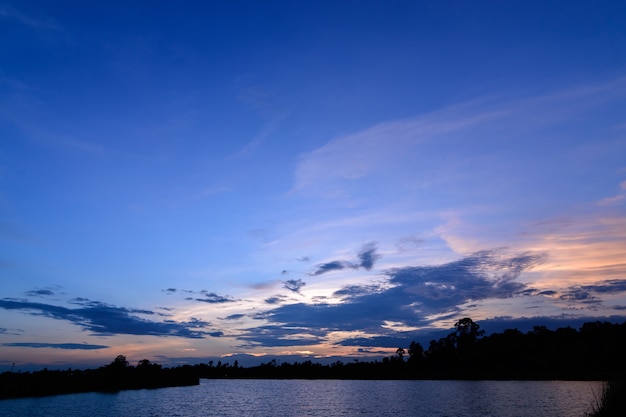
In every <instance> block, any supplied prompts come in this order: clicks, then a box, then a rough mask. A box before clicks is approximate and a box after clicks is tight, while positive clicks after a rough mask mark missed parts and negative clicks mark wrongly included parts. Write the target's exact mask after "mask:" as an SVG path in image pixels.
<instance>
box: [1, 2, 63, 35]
mask: <svg viewBox="0 0 626 417" xmlns="http://www.w3.org/2000/svg"><path fill="white" fill-rule="evenodd" d="M0 17H2V18H6V19H13V20H15V21H18V22H20V23H21V24H23V25H26V26H30V27H32V28H34V29H52V30H60V27H59V26H58V25H57V24H56V23H54V22H51V21H49V20H42V19H36V18H33V17H30V16H27V15H25V14H23V13H22V12H20V11H18V10H17V9H15V8H14V7H12V6H10V5H8V4H0Z"/></svg>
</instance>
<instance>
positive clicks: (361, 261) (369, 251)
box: [310, 242, 380, 276]
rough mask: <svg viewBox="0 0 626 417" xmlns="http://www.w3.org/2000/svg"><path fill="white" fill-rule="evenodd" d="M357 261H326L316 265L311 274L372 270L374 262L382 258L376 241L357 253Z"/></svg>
mask: <svg viewBox="0 0 626 417" xmlns="http://www.w3.org/2000/svg"><path fill="white" fill-rule="evenodd" d="M357 258H358V260H357V262H350V261H342V260H336V261H331V262H326V263H323V264H319V265H317V266H316V269H315V271H313V272H311V274H310V275H313V276H316V275H321V274H325V273H327V272H331V271H340V270H342V269H346V268H349V269H359V268H364V269H366V270H368V271H369V270H370V269H372V268H373V267H374V263H375V262H376V261H377V260H378V259H380V255H379V254H378V253H377V252H376V243H375V242H370V243H368V244H366V245H364V246H363V248H361V251H360V252H359V253H358V255H357Z"/></svg>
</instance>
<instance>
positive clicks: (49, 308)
mask: <svg viewBox="0 0 626 417" xmlns="http://www.w3.org/2000/svg"><path fill="white" fill-rule="evenodd" d="M73 303H74V304H78V305H80V306H81V307H80V308H67V307H62V306H56V305H52V304H45V303H35V302H30V301H24V300H14V299H7V298H4V299H0V308H3V309H5V310H18V311H24V312H26V313H27V314H30V315H34V316H43V317H50V318H53V319H57V320H63V321H68V322H70V323H73V324H75V325H77V326H80V327H82V328H83V329H84V330H86V331H89V332H92V333H94V334H98V335H105V336H109V335H116V334H129V335H142V336H177V337H183V338H191V339H197V338H203V337H204V336H206V335H208V334H209V333H207V332H206V331H205V330H202V329H204V328H206V327H207V326H209V323H208V322H204V321H201V320H197V319H191V320H190V321H187V322H176V321H173V320H166V321H164V322H156V321H150V320H145V319H143V318H141V317H138V314H143V315H154V314H156V313H154V312H152V311H150V310H139V309H128V308H124V307H117V306H112V305H108V304H104V303H100V302H95V301H89V300H86V299H82V298H81V299H74V301H73Z"/></svg>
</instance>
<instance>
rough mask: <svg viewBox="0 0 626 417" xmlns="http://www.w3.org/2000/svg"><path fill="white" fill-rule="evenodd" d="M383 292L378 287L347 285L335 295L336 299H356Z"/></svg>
mask: <svg viewBox="0 0 626 417" xmlns="http://www.w3.org/2000/svg"><path fill="white" fill-rule="evenodd" d="M379 291H381V288H380V286H378V285H346V286H345V287H343V288H341V289H340V290H337V291H335V292H334V293H333V295H334V296H335V297H341V298H344V299H348V300H349V299H355V298H358V297H362V296H365V295H370V294H375V293H377V292H379Z"/></svg>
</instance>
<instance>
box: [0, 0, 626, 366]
mask: <svg viewBox="0 0 626 417" xmlns="http://www.w3.org/2000/svg"><path fill="white" fill-rule="evenodd" d="M624 21H626V3H624V2H622V1H593V2H591V1H576V0H568V1H551V2H544V1H516V0H512V1H505V2H502V1H482V0H478V1H471V2H469V1H448V0H444V1H419V0H416V1H310V2H309V1H271V0H270V1H266V2H256V1H228V2H205V1H182V2H153V1H107V2H83V1H29V0H26V1H19V2H18V1H4V0H0V371H5V370H10V369H13V367H14V366H15V367H16V368H18V369H28V367H31V368H33V367H43V366H52V367H61V368H63V367H65V368H66V367H78V366H88V365H97V366H100V365H103V364H106V363H109V362H110V361H111V360H112V359H113V358H115V357H116V356H117V355H119V354H123V355H125V356H127V358H128V359H129V361H130V362H131V363H135V362H136V361H139V360H141V359H149V360H151V361H155V362H158V363H161V364H164V365H172V364H182V363H197V362H203V361H205V362H206V361H208V359H209V358H210V359H212V360H214V361H216V360H218V359H219V360H222V361H232V360H233V359H234V358H238V359H239V361H240V363H243V364H244V365H245V364H246V363H253V362H252V361H253V360H258V361H269V360H270V359H271V358H283V359H285V360H287V359H294V358H307V359H312V360H318V361H323V360H330V358H346V359H347V360H353V359H359V358H377V359H380V358H382V357H384V356H387V355H390V354H392V353H393V352H395V350H396V349H397V348H398V347H405V348H406V347H408V345H409V344H410V342H411V341H413V340H415V341H419V342H420V343H422V344H424V346H425V347H427V343H428V341H429V340H430V339H431V338H434V337H435V336H436V335H442V334H447V332H449V330H450V329H451V328H452V327H453V325H454V323H455V322H456V321H457V320H459V319H460V318H464V317H470V318H472V319H473V320H474V321H475V322H477V323H479V325H480V326H481V328H482V329H485V330H487V331H488V332H495V331H501V330H504V329H506V328H519V329H521V330H523V331H527V330H529V329H532V327H533V326H534V325H547V326H548V327H550V328H557V327H565V326H572V327H574V328H578V327H579V326H580V325H581V324H582V323H583V322H585V321H594V320H609V321H613V322H623V321H624V320H626V48H625V47H624V45H626V25H624ZM437 337H439V336H437ZM245 360H250V361H249V362H245ZM242 361H243V362H242ZM14 364H15V365H14Z"/></svg>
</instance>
